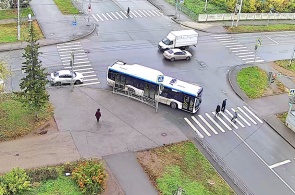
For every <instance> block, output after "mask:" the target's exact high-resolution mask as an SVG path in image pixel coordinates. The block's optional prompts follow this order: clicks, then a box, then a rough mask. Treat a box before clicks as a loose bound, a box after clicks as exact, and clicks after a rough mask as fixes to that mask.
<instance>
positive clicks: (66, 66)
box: [64, 64, 91, 68]
mask: <svg viewBox="0 0 295 195" xmlns="http://www.w3.org/2000/svg"><path fill="white" fill-rule="evenodd" d="M87 66H91V64H87V65H81V66H74V68H81V67H87ZM64 68H72V67H71V66H65V67H64Z"/></svg>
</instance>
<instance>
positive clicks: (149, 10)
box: [146, 10, 155, 16]
mask: <svg viewBox="0 0 295 195" xmlns="http://www.w3.org/2000/svg"><path fill="white" fill-rule="evenodd" d="M146 11H148V12H149V13H150V14H151V15H152V16H155V14H154V13H153V12H151V11H150V10H146Z"/></svg>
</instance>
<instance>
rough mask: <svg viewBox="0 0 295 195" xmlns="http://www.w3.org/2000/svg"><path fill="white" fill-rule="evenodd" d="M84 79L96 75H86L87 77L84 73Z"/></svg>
mask: <svg viewBox="0 0 295 195" xmlns="http://www.w3.org/2000/svg"><path fill="white" fill-rule="evenodd" d="M83 77H84V78H88V77H96V74H91V75H86V76H85V75H84V73H83Z"/></svg>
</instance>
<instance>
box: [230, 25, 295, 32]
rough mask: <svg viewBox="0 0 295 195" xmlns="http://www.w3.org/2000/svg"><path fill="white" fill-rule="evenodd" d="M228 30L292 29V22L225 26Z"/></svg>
mask: <svg viewBox="0 0 295 195" xmlns="http://www.w3.org/2000/svg"><path fill="white" fill-rule="evenodd" d="M225 28H226V30H227V31H228V32H233V33H247V32H274V31H294V30H295V25H293V24H271V25H268V26H267V25H265V26H263V25H260V26H258V25H244V26H243V25H240V26H237V27H228V26H227V27H225Z"/></svg>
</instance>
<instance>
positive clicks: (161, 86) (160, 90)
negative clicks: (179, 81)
mask: <svg viewBox="0 0 295 195" xmlns="http://www.w3.org/2000/svg"><path fill="white" fill-rule="evenodd" d="M163 90H164V85H162V84H160V85H159V92H160V93H162V91H163Z"/></svg>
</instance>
